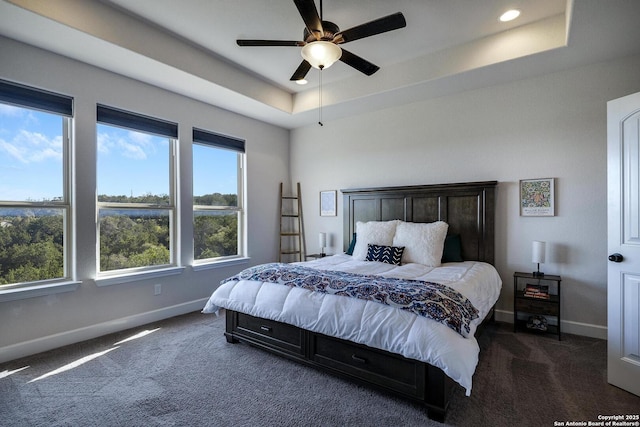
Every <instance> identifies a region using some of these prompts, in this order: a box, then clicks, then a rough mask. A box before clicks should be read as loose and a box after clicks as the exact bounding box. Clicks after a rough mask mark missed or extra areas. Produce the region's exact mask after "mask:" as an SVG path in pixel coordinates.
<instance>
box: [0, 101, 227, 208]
mask: <svg viewBox="0 0 640 427" xmlns="http://www.w3.org/2000/svg"><path fill="white" fill-rule="evenodd" d="M62 123H63V119H62V118H61V117H60V116H57V115H54V114H48V113H43V112H40V111H34V110H29V109H24V108H18V107H13V106H9V105H4V104H0V200H11V201H24V200H43V199H52V198H55V197H61V196H62V190H63V180H62V176H63V170H62V156H63V151H62V149H63V146H62ZM97 144H98V147H97V157H98V159H97V167H96V170H97V182H98V193H99V194H108V195H128V196H130V195H134V196H139V195H143V194H148V193H151V194H168V192H169V161H170V160H169V159H170V157H169V155H170V149H169V141H168V139H167V138H163V137H158V136H154V135H149V134H144V133H140V132H133V131H129V130H126V129H120V128H116V127H112V126H105V125H101V124H98V125H97ZM193 150H194V156H193V158H194V177H193V180H194V189H195V194H196V195H202V194H209V193H216V192H219V193H235V192H236V182H237V174H236V161H235V159H236V156H237V154H236V153H235V152H233V151H227V150H218V149H208V147H202V146H199V145H197V144H196V145H194V146H193Z"/></svg>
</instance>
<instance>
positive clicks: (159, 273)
mask: <svg viewBox="0 0 640 427" xmlns="http://www.w3.org/2000/svg"><path fill="white" fill-rule="evenodd" d="M183 271H184V267H168V268H162V269H158V270H153V271H142V272H136V273H128V274H119V275H113V276H104V277H100V278H96V286H98V287H102V286H111V285H120V284H123V283H131V282H138V281H140V280H146V279H154V278H156V277H165V276H174V275H177V274H181V273H182V272H183Z"/></svg>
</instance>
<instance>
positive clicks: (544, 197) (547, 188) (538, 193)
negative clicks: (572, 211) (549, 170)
mask: <svg viewBox="0 0 640 427" xmlns="http://www.w3.org/2000/svg"><path fill="white" fill-rule="evenodd" d="M554 188H555V179H554V178H540V179H522V180H520V215H521V216H554V215H555V194H554Z"/></svg>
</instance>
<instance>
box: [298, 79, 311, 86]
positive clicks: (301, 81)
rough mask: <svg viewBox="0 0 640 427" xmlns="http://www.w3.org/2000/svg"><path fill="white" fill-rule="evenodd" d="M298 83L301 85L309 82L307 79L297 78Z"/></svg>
mask: <svg viewBox="0 0 640 427" xmlns="http://www.w3.org/2000/svg"><path fill="white" fill-rule="evenodd" d="M296 83H298V84H299V85H306V84H307V83H309V82H308V81H306V80H305V79H301V80H296Z"/></svg>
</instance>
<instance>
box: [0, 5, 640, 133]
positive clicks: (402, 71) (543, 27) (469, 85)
mask: <svg viewBox="0 0 640 427" xmlns="http://www.w3.org/2000/svg"><path fill="white" fill-rule="evenodd" d="M316 5H317V7H318V9H319V1H318V0H317V1H316ZM511 8H517V9H520V10H521V12H522V14H521V17H520V18H518V19H517V20H515V21H512V22H510V23H501V22H499V21H498V16H499V15H500V14H501V13H502V12H504V11H506V10H508V9H511ZM395 12H402V13H403V14H404V16H405V18H406V21H407V27H406V28H402V29H399V30H395V31H392V32H388V33H384V34H380V35H376V36H372V37H369V38H365V39H361V40H357V41H354V42H352V43H349V44H347V45H345V46H344V47H345V48H347V49H348V50H349V51H351V52H353V53H355V54H357V55H359V56H361V57H363V58H365V59H367V60H369V61H371V62H373V63H374V64H376V65H378V66H380V67H381V69H380V71H378V72H377V73H376V74H374V75H372V76H370V77H367V76H365V75H364V74H361V73H360V72H358V71H356V70H355V69H353V68H351V67H349V66H347V65H345V64H343V63H341V62H338V63H336V64H335V65H333V66H332V67H331V68H329V69H326V70H325V71H323V72H322V85H323V86H322V94H323V95H322V103H323V110H322V113H323V120H324V121H325V122H326V121H328V120H331V119H333V118H337V117H345V116H349V115H353V114H359V113H362V112H366V111H371V110H375V109H381V108H386V107H391V106H394V105H399V104H404V103H409V102H414V101H417V100H420V99H425V98H429V97H436V96H442V95H446V94H451V93H456V92H460V91H463V90H469V89H474V88H479V87H483V86H487V85H493V84H499V83H502V82H506V81H514V80H518V79H522V78H527V77H532V76H535V75H538V74H543V73H548V72H553V71H557V70H561V69H566V68H570V67H574V66H579V65H583V64H588V63H592V62H599V61H605V60H608V59H612V58H615V57H620V56H626V55H630V54H636V53H640V25H638V22H640V0H395V1H393V2H390V1H385V0H351V1H338V0H324V1H323V18H324V20H329V21H332V22H335V23H336V24H338V25H339V26H340V28H341V29H343V30H344V29H348V28H350V27H353V26H356V25H359V24H362V23H365V22H368V21H371V20H373V19H377V18H379V17H382V16H385V15H389V14H392V13H395ZM303 27H304V24H303V22H302V19H301V18H300V15H299V13H298V11H297V9H296V7H295V5H294V4H293V1H290V0H271V1H265V0H180V1H179V0H134V1H132V0H100V1H98V0H55V1H48V0H39V1H34V0H0V35H4V36H7V37H10V38H14V39H16V40H19V41H23V42H25V43H29V44H33V45H36V46H40V47H43V48H45V49H48V50H51V51H54V52H57V53H59V54H62V55H65V56H69V57H71V58H74V59H78V60H81V61H83V62H87V63H89V64H92V65H96V66H99V67H102V68H105V69H108V70H111V71H114V72H117V73H120V74H123V75H126V76H129V77H133V78H136V79H139V80H143V81H147V82H149V83H151V84H154V85H157V86H159V87H162V88H165V89H169V90H171V91H174V92H178V93H182V94H185V95H187V96H190V97H193V98H195V99H198V100H201V101H204V102H208V103H211V104H213V105H217V106H221V107H223V108H226V109H228V110H231V111H235V112H238V113H241V114H244V115H246V116H249V117H254V118H257V119H259V120H263V121H266V122H270V123H273V124H276V125H279V126H283V127H286V128H295V127H299V126H304V125H308V124H311V123H315V122H317V121H318V115H319V114H318V101H319V100H318V81H319V78H318V77H319V71H317V70H311V72H309V74H308V76H307V78H308V80H309V84H308V85H306V86H299V85H297V84H295V83H293V82H290V81H289V78H290V77H291V74H292V73H293V71H294V70H295V69H296V68H297V66H298V65H299V64H300V62H301V60H302V58H301V57H300V52H299V50H300V49H299V48H295V47H242V48H241V47H239V46H237V44H236V43H235V40H236V39H238V38H249V39H275V40H302V31H303Z"/></svg>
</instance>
